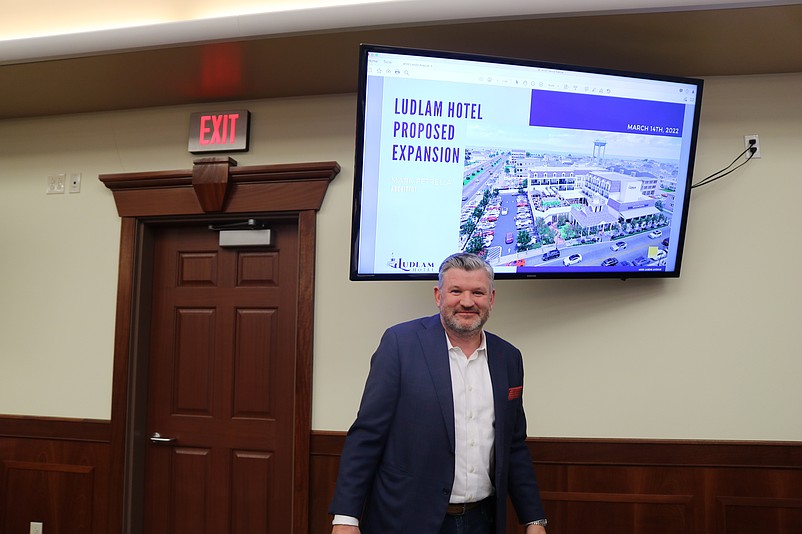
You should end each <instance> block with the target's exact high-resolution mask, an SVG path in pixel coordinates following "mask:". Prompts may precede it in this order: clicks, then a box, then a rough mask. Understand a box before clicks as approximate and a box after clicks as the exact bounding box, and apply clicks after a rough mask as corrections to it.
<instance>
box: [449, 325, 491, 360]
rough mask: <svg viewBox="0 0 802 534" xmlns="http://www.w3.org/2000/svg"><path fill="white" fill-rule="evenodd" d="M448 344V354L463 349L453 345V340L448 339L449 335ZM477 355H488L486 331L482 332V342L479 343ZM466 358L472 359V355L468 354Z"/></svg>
mask: <svg viewBox="0 0 802 534" xmlns="http://www.w3.org/2000/svg"><path fill="white" fill-rule="evenodd" d="M446 344H447V345H448V352H453V351H454V350H460V352H461V349H460V348H459V347H457V346H455V345H452V344H451V340H450V339H449V338H448V334H446ZM476 353H477V354H485V355H486V354H487V338H486V337H485V331H484V330H482V341H481V342H480V343H479V346H478V347H477V348H476ZM465 356H467V357H470V356H471V355H470V354H466V355H465Z"/></svg>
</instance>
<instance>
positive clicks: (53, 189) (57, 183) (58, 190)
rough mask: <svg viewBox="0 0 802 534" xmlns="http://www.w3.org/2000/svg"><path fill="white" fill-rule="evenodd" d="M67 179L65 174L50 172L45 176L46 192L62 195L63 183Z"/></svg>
mask: <svg viewBox="0 0 802 534" xmlns="http://www.w3.org/2000/svg"><path fill="white" fill-rule="evenodd" d="M66 181H67V175H65V174H51V175H50V176H48V177H47V194H48V195H62V194H64V183H65V182H66Z"/></svg>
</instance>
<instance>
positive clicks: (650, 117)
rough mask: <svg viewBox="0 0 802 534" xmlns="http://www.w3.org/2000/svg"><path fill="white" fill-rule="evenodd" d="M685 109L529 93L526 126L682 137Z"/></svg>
mask: <svg viewBox="0 0 802 534" xmlns="http://www.w3.org/2000/svg"><path fill="white" fill-rule="evenodd" d="M684 117H685V105H684V104H679V103H674V102H656V101H653V100H635V99H632V98H619V97H611V96H600V95H586V94H575V93H561V92H557V91H540V90H532V101H531V107H530V109H529V125H530V126H544V127H548V128H570V129H574V130H598V131H603V132H620V133H637V134H646V135H661V136H668V137H682V125H683V121H684Z"/></svg>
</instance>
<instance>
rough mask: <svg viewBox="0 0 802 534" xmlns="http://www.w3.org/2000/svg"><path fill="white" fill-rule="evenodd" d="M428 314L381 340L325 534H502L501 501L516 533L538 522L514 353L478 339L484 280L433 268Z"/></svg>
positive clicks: (495, 340)
mask: <svg viewBox="0 0 802 534" xmlns="http://www.w3.org/2000/svg"><path fill="white" fill-rule="evenodd" d="M434 300H435V303H436V304H437V307H438V308H439V309H440V313H439V315H434V316H432V317H426V318H422V319H417V320H414V321H410V322H407V323H402V324H400V325H396V326H394V327H392V328H390V329H388V330H387V331H386V332H385V333H384V336H382V340H381V343H380V344H379V347H378V349H377V350H376V352H375V354H374V355H373V358H372V360H371V368H370V373H369V375H368V379H367V382H366V384H365V391H364V393H363V396H362V402H361V404H360V408H359V413H358V415H357V418H356V421H355V422H354V424H353V425H352V426H351V429H350V430H349V431H348V436H347V438H346V441H345V448H344V450H343V454H342V457H341V460H340V472H339V475H338V478H337V488H336V491H335V494H334V499H333V501H332V503H331V507H330V509H329V512H330V513H332V514H334V521H333V528H332V534H357V533H361V534H412V533H414V534H456V533H464V534H503V533H504V532H505V526H506V501H507V497H508V496H509V497H510V498H511V500H512V503H513V506H514V507H515V510H516V512H517V515H518V518H519V520H520V522H521V523H524V524H527V528H526V534H545V532H546V530H545V528H544V526H545V523H546V521H545V519H544V518H545V514H544V512H543V507H542V505H541V503H540V495H539V490H538V486H537V481H536V479H535V474H534V471H533V469H532V461H531V458H530V457H529V452H528V449H527V447H526V443H525V439H526V419H525V416H524V410H523V404H522V398H521V394H522V391H523V362H522V358H521V353H520V352H519V351H518V349H516V348H515V347H513V346H512V345H510V344H509V343H507V342H506V341H504V340H502V339H501V338H499V337H498V336H495V335H493V334H490V333H487V332H484V330H483V328H482V327H483V326H484V324H485V322H487V319H488V317H489V316H490V311H491V310H492V308H493V303H494V301H495V289H493V269H492V268H491V267H490V265H488V264H487V263H486V262H485V261H484V260H482V259H481V258H480V257H478V256H476V255H473V254H465V253H458V254H454V255H452V256H449V257H448V258H447V259H446V260H445V261H444V262H443V264H442V265H441V266H440V275H439V280H438V284H437V287H435V288H434Z"/></svg>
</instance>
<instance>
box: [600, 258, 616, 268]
mask: <svg viewBox="0 0 802 534" xmlns="http://www.w3.org/2000/svg"><path fill="white" fill-rule="evenodd" d="M601 265H602V267H613V266H615V265H618V258H607V259H606V260H604V261H603V262H601Z"/></svg>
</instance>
